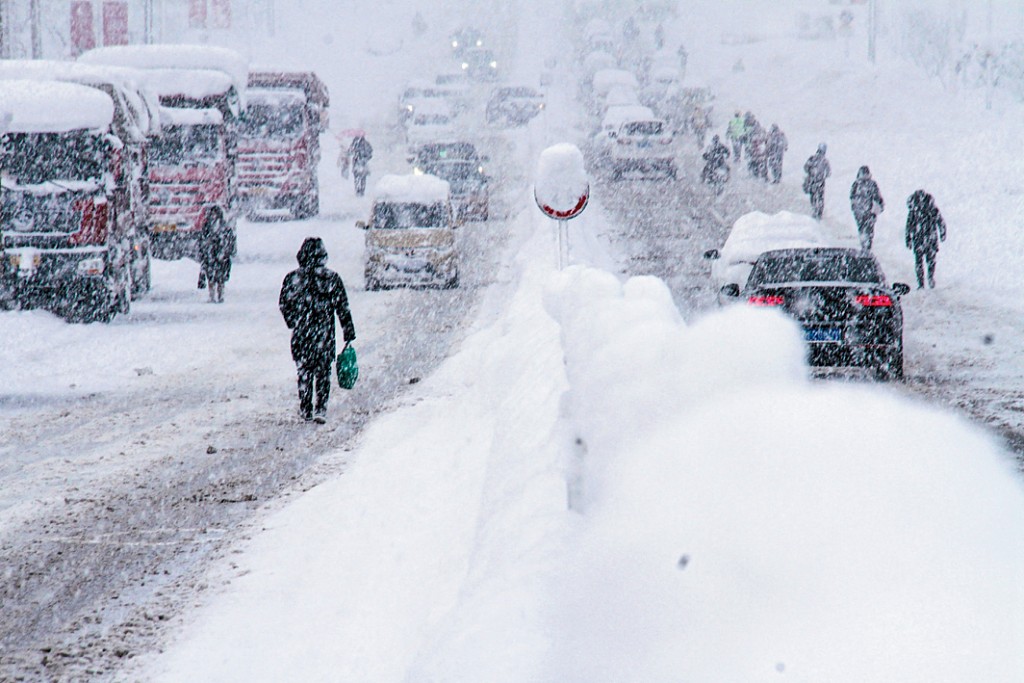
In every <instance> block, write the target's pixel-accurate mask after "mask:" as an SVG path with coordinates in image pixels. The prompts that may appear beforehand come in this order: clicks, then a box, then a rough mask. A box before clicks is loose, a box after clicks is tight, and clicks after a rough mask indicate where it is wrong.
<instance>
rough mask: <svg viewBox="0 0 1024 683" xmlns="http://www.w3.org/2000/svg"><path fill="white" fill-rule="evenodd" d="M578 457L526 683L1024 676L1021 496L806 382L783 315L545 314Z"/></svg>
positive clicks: (931, 421)
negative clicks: (578, 471) (534, 668)
mask: <svg viewBox="0 0 1024 683" xmlns="http://www.w3.org/2000/svg"><path fill="white" fill-rule="evenodd" d="M550 299H551V301H550V303H549V308H550V309H551V310H552V312H553V313H554V315H555V316H556V318H558V319H559V320H560V322H561V325H562V339H563V346H564V348H565V353H566V362H567V373H568V377H569V383H570V387H571V390H570V391H571V393H570V397H571V400H570V412H571V415H572V417H573V420H574V421H575V422H576V424H577V427H578V429H579V434H580V436H581V438H582V439H583V441H584V443H585V445H586V457H585V458H584V460H583V465H584V469H583V476H582V481H583V486H582V491H583V494H582V497H581V506H580V507H581V509H582V511H583V515H584V519H583V520H582V524H581V533H580V535H579V537H578V538H577V539H575V542H573V543H571V544H569V546H568V550H567V552H566V554H565V556H564V566H565V567H566V568H567V571H566V572H565V573H564V574H563V575H561V576H559V577H557V579H556V580H555V581H554V582H553V584H552V585H551V590H550V593H549V595H548V599H547V601H548V604H550V605H551V607H552V610H553V613H552V618H553V622H552V623H551V624H549V625H548V628H549V629H550V632H551V633H552V634H554V639H555V647H554V650H553V652H552V653H551V656H550V660H549V661H550V663H551V665H550V668H549V669H548V671H547V673H546V674H545V675H544V676H542V677H541V678H540V679H539V680H550V681H556V680H580V681H590V682H596V683H600V682H602V681H608V682H613V681H615V682H618V681H624V680H637V681H645V682H649V683H655V682H658V681H678V680H693V681H738V680H744V681H759V680H776V679H777V677H778V676H779V674H780V673H785V674H787V675H788V676H792V677H795V678H796V679H797V680H829V681H851V682H854V681H858V682H859V681H866V680H894V681H904V682H906V681H922V682H925V681H927V682H933V681H950V682H953V681H965V680H986V681H1005V682H1007V683H1009V682H1010V681H1018V680H1022V679H1024V655H1022V651H1021V648H1020V643H1021V642H1022V640H1021V638H1022V636H1024V631H1022V625H1024V622H1022V621H1021V619H1020V615H1021V614H1022V613H1024V592H1022V591H1021V588H1020V577H1021V576H1024V536H1022V535H1021V534H1020V533H1019V529H1021V528H1022V525H1024V492H1022V491H1021V488H1020V485H1019V483H1018V482H1017V480H1016V479H1015V477H1014V475H1013V473H1012V469H1011V467H1010V464H1009V462H1008V461H1007V460H1006V459H1005V458H1004V455H1003V454H1002V453H1000V452H999V450H998V449H997V447H996V446H995V445H994V444H993V443H992V442H991V441H990V440H989V439H988V438H985V437H982V436H980V435H979V433H978V432H976V431H975V430H974V429H971V428H968V427H966V426H965V425H964V424H962V423H960V422H959V421H958V420H955V419H951V418H950V417H949V416H948V415H944V414H941V413H938V412H936V411H933V410H926V409H923V408H920V407H917V406H915V405H912V404H909V403H906V402H904V401H903V400H901V399H899V398H897V397H895V396H892V395H888V394H884V393H881V392H877V391H872V390H870V389H855V388H854V389H851V388H846V387H842V386H829V387H816V386H813V385H808V384H807V383H806V382H804V381H803V380H802V379H801V377H802V374H803V373H802V372H801V370H800V369H799V368H798V367H797V361H796V359H797V358H798V357H799V356H800V355H801V353H802V350H801V342H800V339H799V335H798V333H797V330H796V328H795V326H794V325H793V324H792V323H791V322H789V321H788V320H786V319H784V318H783V317H782V316H777V315H773V314H769V315H762V314H763V313H767V312H765V311H751V310H747V309H743V308H737V309H730V310H729V311H727V312H725V313H722V314H718V315H716V316H713V317H710V318H707V319H705V320H703V321H701V322H700V323H698V324H697V325H694V326H693V327H692V328H689V329H687V328H685V327H684V326H683V325H682V324H681V323H680V322H679V321H678V320H677V318H676V313H675V309H674V307H673V306H672V305H671V301H670V300H669V295H668V292H667V290H666V289H665V288H664V286H663V285H661V283H660V282H657V281H654V280H650V279H645V278H637V279H633V280H630V281H629V282H627V283H626V284H625V285H624V286H620V285H619V284H618V283H617V282H616V281H615V280H614V278H612V277H611V276H609V275H606V274H604V273H601V272H597V271H588V270H580V269H574V270H572V271H569V272H568V274H567V275H565V276H564V282H563V284H562V287H561V288H560V289H559V290H556V292H555V293H554V295H552V297H550Z"/></svg>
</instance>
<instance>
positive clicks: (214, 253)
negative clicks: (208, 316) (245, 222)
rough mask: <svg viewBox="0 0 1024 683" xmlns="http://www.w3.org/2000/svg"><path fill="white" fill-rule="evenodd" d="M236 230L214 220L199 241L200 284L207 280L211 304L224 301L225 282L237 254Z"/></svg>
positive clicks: (229, 275) (220, 221)
mask: <svg viewBox="0 0 1024 683" xmlns="http://www.w3.org/2000/svg"><path fill="white" fill-rule="evenodd" d="M235 245H236V240H235V231H234V230H232V229H231V228H229V227H228V226H227V225H226V224H225V223H224V221H222V220H216V219H215V220H212V221H211V222H210V224H209V225H207V228H206V230H205V231H203V235H202V239H201V240H200V242H199V261H200V268H201V270H200V273H199V280H200V286H201V285H202V283H203V282H204V281H205V283H206V286H207V289H208V291H209V293H210V303H211V304H214V303H216V304H222V303H224V284H225V283H226V282H227V281H228V279H229V278H230V277H231V257H232V256H234V255H235V251H236V249H235Z"/></svg>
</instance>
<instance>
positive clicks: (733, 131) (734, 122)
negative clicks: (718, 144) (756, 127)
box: [725, 111, 747, 163]
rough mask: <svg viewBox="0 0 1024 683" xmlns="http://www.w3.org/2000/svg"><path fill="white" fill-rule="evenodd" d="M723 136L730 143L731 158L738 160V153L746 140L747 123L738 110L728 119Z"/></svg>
mask: <svg viewBox="0 0 1024 683" xmlns="http://www.w3.org/2000/svg"><path fill="white" fill-rule="evenodd" d="M725 138H726V139H727V140H728V141H729V143H730V144H731V145H732V158H733V161H736V162H737V163H738V162H739V160H740V153H741V152H742V150H743V143H745V142H746V141H747V124H746V121H745V120H744V118H743V114H740V113H739V111H737V112H736V114H735V115H734V116H733V117H732V118H731V119H729V125H728V126H727V127H726V130H725Z"/></svg>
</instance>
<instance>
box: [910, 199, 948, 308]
mask: <svg viewBox="0 0 1024 683" xmlns="http://www.w3.org/2000/svg"><path fill="white" fill-rule="evenodd" d="M945 240H946V222H945V221H944V220H942V214H941V213H939V208H938V207H937V206H935V199H934V198H933V197H932V196H931V195H930V194H928V193H927V192H925V191H924V190H917V191H915V192H914V194H912V195H910V198H909V199H908V200H907V249H910V250H911V251H912V252H914V270H915V271H916V273H917V288H918V289H923V288H924V285H925V281H926V279H927V282H928V286H929V287H931V288H934V287H935V255H936V254H938V253H939V242H944V241H945Z"/></svg>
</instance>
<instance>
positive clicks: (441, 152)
mask: <svg viewBox="0 0 1024 683" xmlns="http://www.w3.org/2000/svg"><path fill="white" fill-rule="evenodd" d="M410 161H411V162H412V164H413V173H414V174H417V175H432V176H436V177H438V178H440V179H441V180H445V181H447V182H448V184H449V185H450V187H451V199H452V206H453V207H454V208H455V211H456V214H457V215H458V217H459V218H461V219H466V220H474V221H486V220H487V219H488V218H489V216H490V177H489V176H488V175H487V174H486V173H485V170H484V166H483V164H484V163H485V162H486V161H487V157H485V156H480V154H479V153H478V152H477V149H476V146H475V145H473V143H471V142H434V143H429V144H426V145H423V146H421V147H419V148H418V149H417V150H416V154H415V155H413V156H412V157H410Z"/></svg>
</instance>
